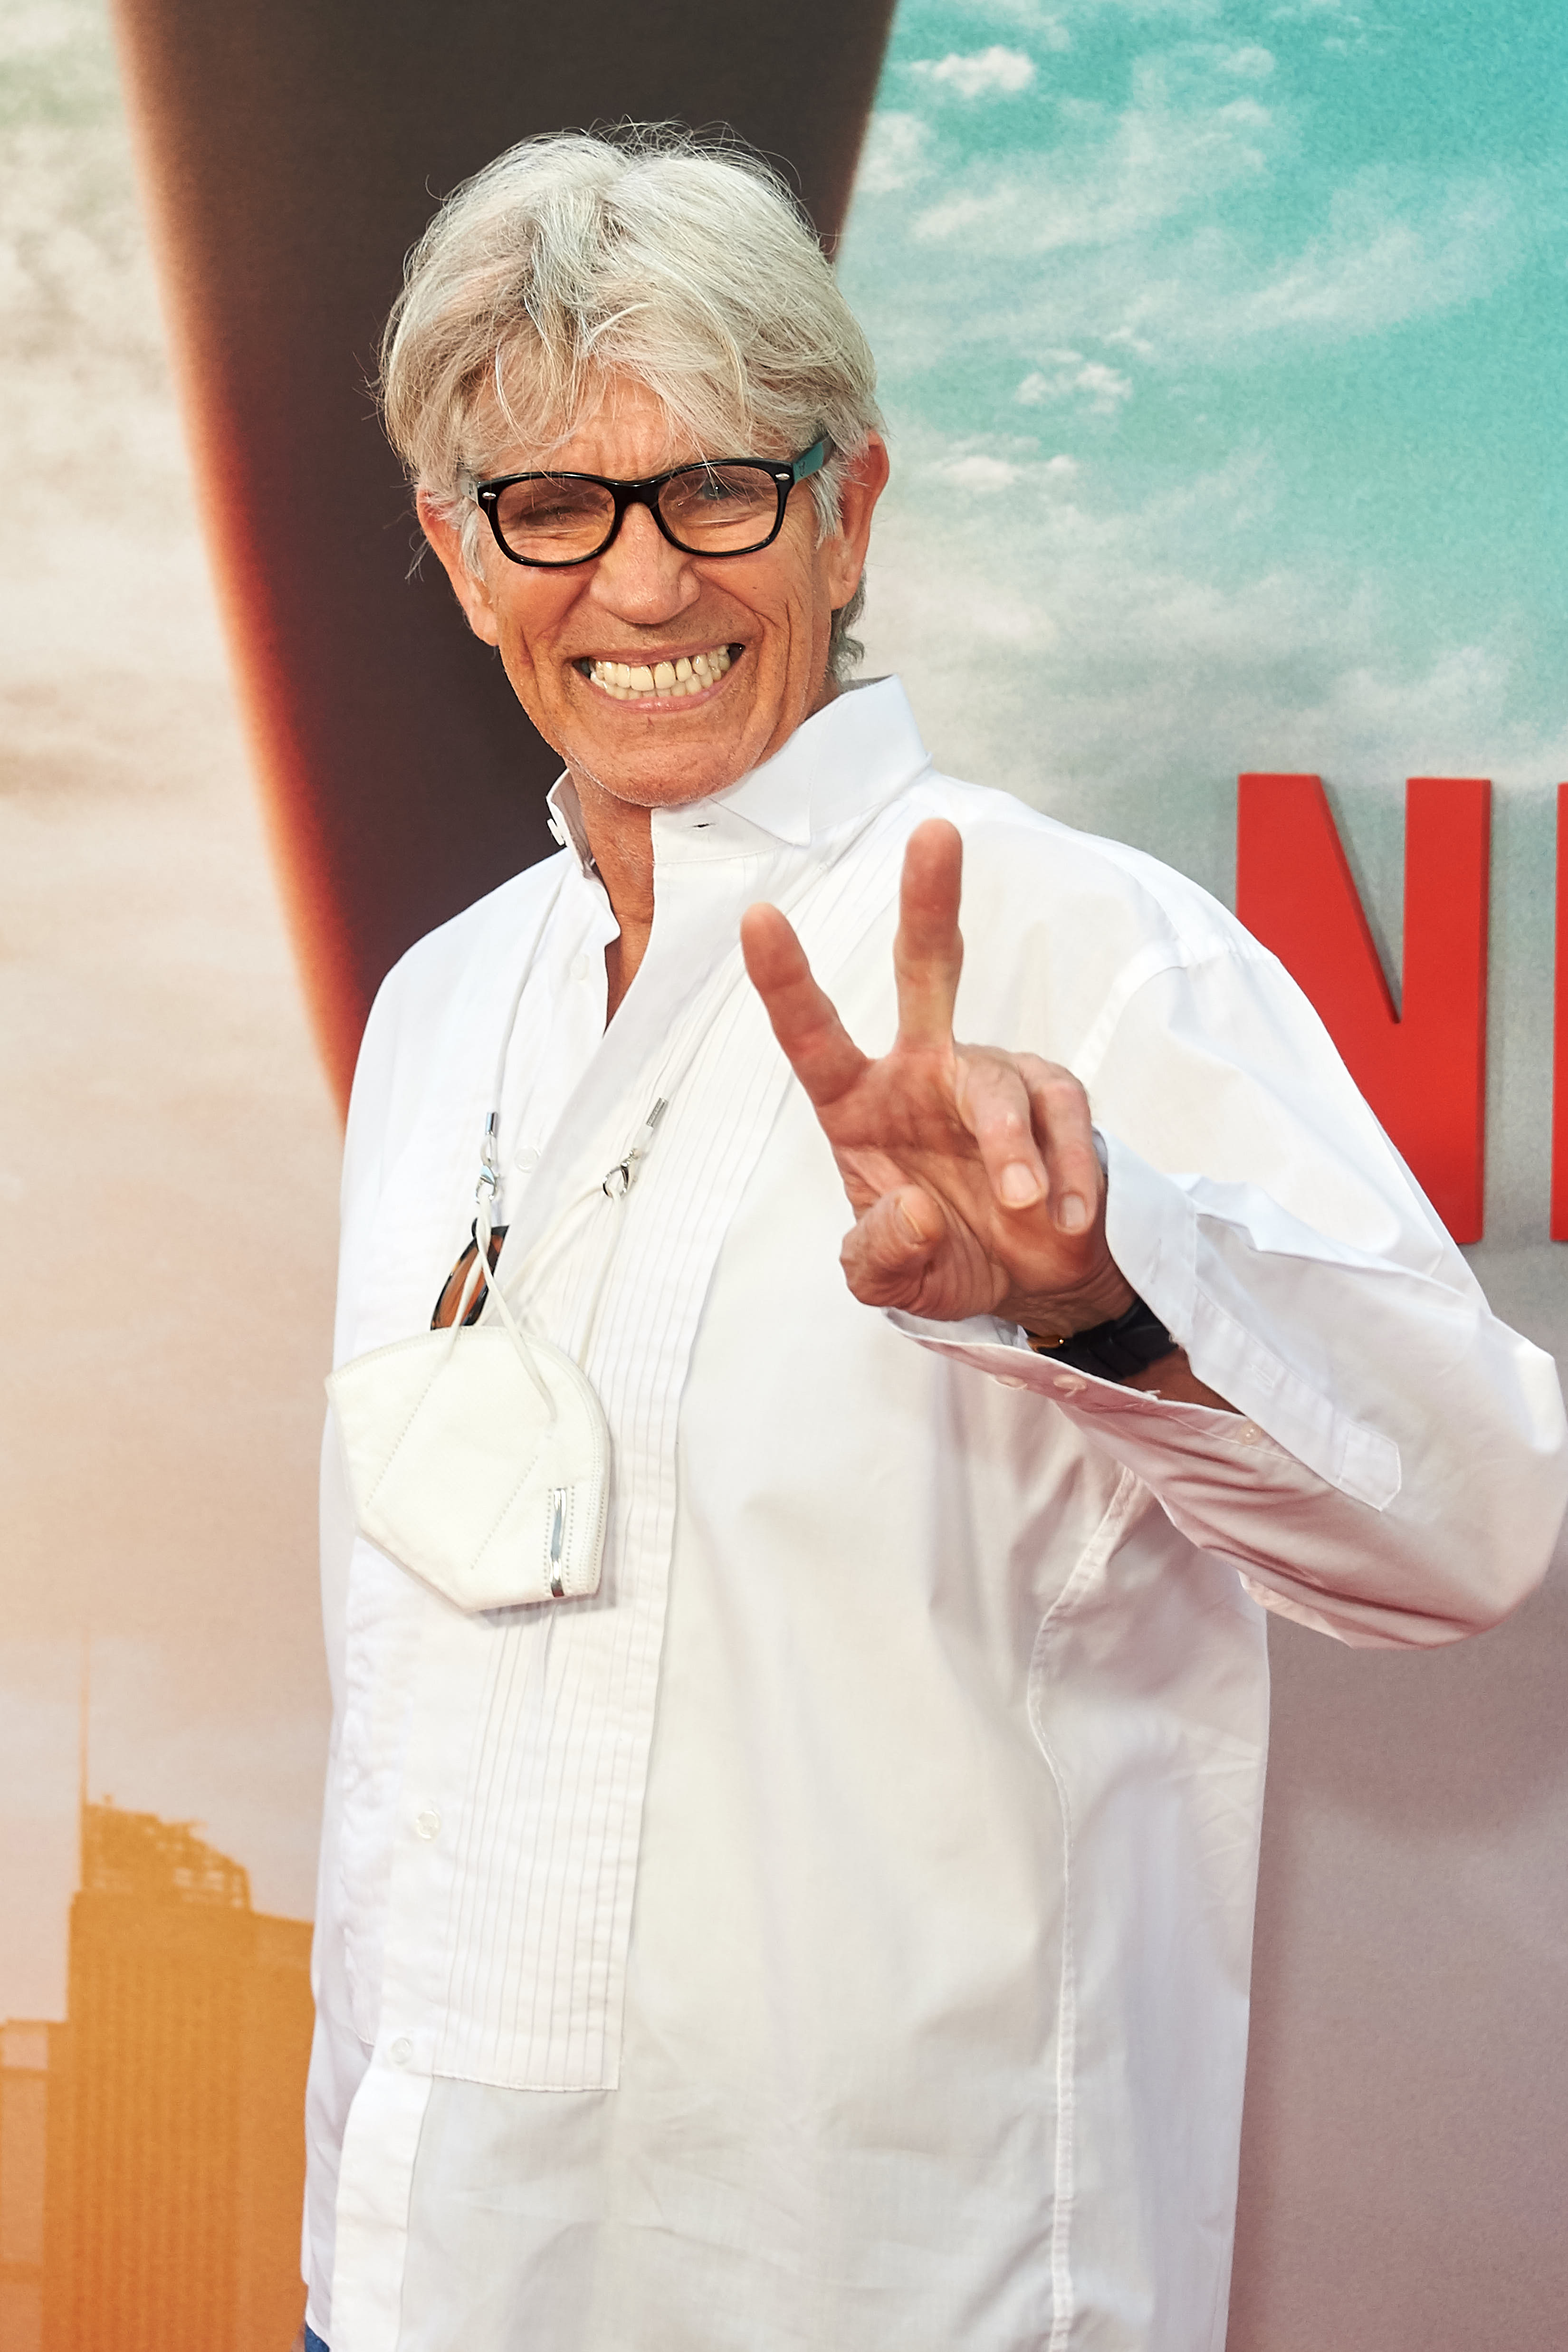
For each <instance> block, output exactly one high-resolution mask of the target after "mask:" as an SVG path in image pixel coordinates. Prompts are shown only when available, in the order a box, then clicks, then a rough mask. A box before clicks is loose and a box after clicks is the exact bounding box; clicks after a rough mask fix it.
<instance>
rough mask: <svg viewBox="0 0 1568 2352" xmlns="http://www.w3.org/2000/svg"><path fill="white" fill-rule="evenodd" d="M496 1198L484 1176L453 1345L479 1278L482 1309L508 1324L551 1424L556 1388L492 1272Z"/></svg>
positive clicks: (554, 1413)
mask: <svg viewBox="0 0 1568 2352" xmlns="http://www.w3.org/2000/svg"><path fill="white" fill-rule="evenodd" d="M494 1197H495V1192H494V1187H493V1185H491V1184H488V1183H486V1181H485V1180H484V1178H483V1177H482V1176H481V1178H480V1179H479V1186H478V1189H477V1192H476V1193H475V1198H476V1200H477V1202H478V1203H479V1213H478V1215H477V1216H476V1218H475V1219H474V1239H475V1241H476V1243H477V1244H479V1246H478V1247H477V1249H476V1250H475V1252H474V1262H473V1265H471V1266H470V1267H469V1268H468V1275H467V1276H466V1278H465V1280H464V1283H463V1295H462V1297H461V1298H460V1299H459V1300H458V1312H457V1314H456V1315H455V1316H454V1317H453V1318H452V1330H453V1334H454V1344H455V1335H456V1334H457V1333H458V1331H460V1330H461V1329H462V1328H463V1318H464V1316H465V1315H466V1314H467V1313H468V1307H469V1305H470V1303H471V1301H472V1299H473V1297H474V1296H475V1292H474V1289H473V1285H474V1282H475V1280H476V1278H477V1279H478V1280H479V1281H480V1282H482V1283H483V1284H484V1286H485V1305H484V1310H483V1311H484V1312H485V1313H486V1314H488V1313H489V1309H490V1308H491V1307H494V1308H495V1310H496V1312H497V1314H498V1315H499V1316H500V1319H501V1321H502V1323H503V1324H504V1325H505V1326H506V1330H507V1336H508V1337H509V1339H510V1341H511V1344H512V1346H513V1347H514V1348H515V1349H516V1350H517V1355H518V1360H519V1362H520V1363H521V1366H522V1369H523V1370H524V1371H525V1372H526V1373H527V1374H528V1377H529V1379H530V1380H531V1381H532V1382H533V1385H534V1387H535V1388H536V1389H537V1390H538V1391H539V1394H540V1399H541V1401H542V1403H543V1406H544V1410H545V1412H546V1415H547V1416H548V1418H549V1420H550V1421H551V1423H553V1422H554V1420H555V1417H556V1403H555V1393H554V1391H553V1390H552V1388H551V1386H550V1384H549V1382H548V1381H546V1380H545V1378H544V1376H543V1374H542V1372H541V1370H540V1369H539V1366H538V1365H537V1364H536V1363H535V1361H534V1359H533V1350H532V1349H531V1347H530V1346H529V1344H528V1341H527V1340H526V1339H524V1338H523V1335H522V1326H521V1324H520V1323H519V1322H518V1320H517V1318H516V1317H515V1316H514V1315H513V1313H512V1311H511V1309H510V1307H509V1306H508V1305H507V1303H506V1299H505V1297H504V1295H503V1294H502V1291H501V1286H500V1283H499V1282H497V1281H495V1280H494V1279H493V1277H492V1276H491V1274H490V1231H491V1228H490V1203H491V1201H492V1200H493V1199H494Z"/></svg>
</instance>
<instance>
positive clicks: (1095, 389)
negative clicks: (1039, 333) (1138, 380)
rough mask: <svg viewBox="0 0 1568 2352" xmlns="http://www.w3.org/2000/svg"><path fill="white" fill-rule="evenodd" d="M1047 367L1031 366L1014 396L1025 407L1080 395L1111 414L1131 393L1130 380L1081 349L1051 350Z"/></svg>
mask: <svg viewBox="0 0 1568 2352" xmlns="http://www.w3.org/2000/svg"><path fill="white" fill-rule="evenodd" d="M1047 356H1048V358H1049V359H1050V361H1051V362H1052V364H1051V365H1050V366H1049V367H1048V368H1031V370H1030V371H1029V373H1028V374H1027V375H1026V377H1025V378H1024V381H1023V383H1021V384H1020V385H1019V386H1018V389H1017V392H1016V395H1015V397H1016V399H1017V400H1018V402H1019V403H1020V404H1021V405H1022V406H1023V407H1025V408H1044V407H1045V406H1047V404H1048V403H1050V402H1052V401H1058V400H1071V399H1073V398H1074V397H1076V396H1079V395H1081V396H1082V397H1083V398H1084V399H1086V400H1087V401H1088V403H1089V406H1090V408H1091V409H1092V410H1093V411H1094V414H1095V415H1097V416H1114V415H1115V414H1116V412H1117V410H1118V409H1119V408H1121V405H1122V404H1123V402H1125V401H1129V400H1131V397H1132V380H1131V377H1130V376H1125V375H1123V374H1122V373H1121V370H1120V369H1119V368H1113V367H1109V366H1108V365H1107V364H1106V362H1104V361H1103V360H1086V359H1085V358H1084V355H1083V353H1082V352H1050V353H1048V354H1047Z"/></svg>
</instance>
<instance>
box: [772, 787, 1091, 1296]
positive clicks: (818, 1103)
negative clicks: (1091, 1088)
mask: <svg viewBox="0 0 1568 2352" xmlns="http://www.w3.org/2000/svg"><path fill="white" fill-rule="evenodd" d="M962 874H963V843H962V841H961V839H960V836H959V834H958V831H957V828H956V827H955V826H953V825H952V824H947V823H946V822H945V821H943V820H942V819H941V818H931V819H930V820H928V822H927V823H926V824H921V825H918V826H917V827H916V828H915V831H914V832H913V833H912V834H911V835H910V841H909V845H908V847H907V849H906V850H905V853H904V870H903V879H902V882H901V885H900V899H899V929H898V936H897V938H896V939H895V940H894V942H893V971H894V975H895V978H896V980H897V982H898V992H899V1034H898V1038H897V1041H896V1042H895V1044H894V1045H893V1048H892V1051H891V1052H890V1053H888V1054H885V1055H883V1056H882V1057H881V1059H880V1060H879V1061H871V1060H869V1059H868V1056H867V1055H864V1054H862V1053H861V1051H860V1049H859V1047H858V1045H856V1044H855V1042H854V1040H853V1039H852V1038H851V1037H850V1036H849V1035H848V1034H847V1032H846V1030H845V1028H844V1025H843V1024H842V1023H841V1022H840V1020H839V1018H838V1015H837V1013H836V1012H835V1011H834V1008H833V1005H832V1003H830V1002H829V1000H828V998H827V997H826V995H825V994H824V993H823V992H822V990H821V989H820V988H819V987H818V986H817V984H816V981H815V980H814V979H813V977H812V973H811V967H810V965H809V964H808V963H807V961H806V959H805V951H804V950H803V949H802V947H801V944H800V941H799V940H797V939H796V937H795V932H794V930H793V929H791V927H790V925H789V923H788V922H787V921H786V920H785V919H784V916H783V915H782V914H780V912H779V910H778V908H776V907H752V908H749V909H748V910H747V913H746V915H745V918H744V919H743V921H742V926H741V940H742V948H743V950H744V953H745V958H746V969H747V971H749V972H750V974H751V976H752V982H753V983H754V984H755V986H756V989H757V991H758V993H759V994H760V995H761V997H762V999H763V1003H764V1004H765V1005H766V1006H767V1009H768V1018H769V1019H770V1020H771V1022H772V1023H773V1034H774V1036H775V1037H776V1038H777V1039H778V1041H779V1044H780V1045H782V1046H783V1048H784V1052H785V1054H786V1055H788V1057H789V1061H790V1064H791V1066H792V1067H793V1069H794V1071H795V1076H797V1077H798V1078H799V1080H800V1082H801V1084H802V1086H803V1087H805V1091H806V1093H807V1094H808V1095H809V1096H810V1097H811V1101H812V1107H813V1108H814V1109H815V1110H816V1116H817V1118H818V1119H819V1120H820V1122H821V1125H822V1130H823V1133H824V1134H825V1135H826V1138H827V1140H828V1142H829V1143H830V1144H831V1145H832V1147H833V1154H834V1158H835V1159H836V1160H837V1162H838V1170H839V1173H840V1175H841V1176H842V1177H843V1179H844V1189H845V1191H846V1192H847V1193H848V1195H849V1202H850V1205H851V1207H852V1208H853V1209H854V1212H855V1224H854V1228H853V1230H852V1231H851V1232H850V1233H849V1234H847V1235H846V1237H845V1242H844V1248H843V1252H842V1262H843V1266H844V1273H845V1277H846V1279H847V1282H848V1285H849V1287H850V1289H851V1290H852V1291H853V1292H854V1294H855V1296H856V1297H857V1298H860V1299H863V1300H864V1301H865V1302H866V1304H867V1305H868V1307H904V1308H907V1309H908V1311H909V1312H910V1314H913V1315H922V1316H929V1317H931V1318H934V1319H936V1320H938V1321H941V1322H956V1321H958V1320H960V1319H962V1318H963V1317H964V1316H968V1315H985V1314H994V1315H1000V1316H1003V1317H1005V1318H1008V1319H1009V1320H1011V1321H1013V1322H1016V1323H1021V1324H1022V1325H1023V1326H1024V1328H1025V1329H1026V1330H1028V1331H1032V1332H1037V1333H1038V1334H1039V1335H1040V1336H1041V1337H1042V1338H1053V1339H1054V1338H1061V1337H1065V1336H1067V1335H1068V1334H1069V1333H1071V1332H1074V1331H1081V1330H1087V1329H1088V1328H1089V1327H1090V1326H1091V1325H1094V1324H1096V1323H1103V1322H1107V1321H1109V1320H1110V1318H1112V1317H1114V1316H1118V1315H1121V1314H1123V1313H1125V1311H1126V1309H1127V1308H1128V1307H1130V1306H1131V1303H1132V1298H1133V1292H1132V1289H1131V1285H1130V1284H1129V1283H1128V1282H1127V1280H1126V1279H1125V1277H1124V1276H1122V1274H1121V1272H1120V1270H1119V1268H1118V1267H1117V1266H1116V1265H1115V1263H1114V1262H1113V1260H1112V1258H1111V1255H1110V1251H1109V1249H1108V1248H1107V1246H1106V1241H1105V1179H1104V1176H1103V1175H1102V1173H1101V1171H1100V1161H1099V1159H1098V1158H1097V1156H1096V1153H1095V1149H1094V1141H1093V1136H1092V1131H1091V1126H1090V1120H1089V1097H1088V1096H1087V1095H1086V1094H1085V1092H1084V1090H1083V1088H1082V1087H1081V1086H1079V1082H1078V1080H1077V1079H1076V1078H1075V1077H1074V1076H1073V1075H1072V1073H1071V1071H1070V1070H1066V1069H1062V1068H1061V1067H1060V1066H1058V1065H1057V1064H1056V1063H1052V1062H1045V1061H1041V1060H1040V1059H1039V1057H1038V1056H1037V1055H1033V1054H1007V1053H1003V1052H1001V1051H999V1050H998V1049H996V1048H994V1047H991V1046H985V1045H956V1044H955V1043H954V1041H953V1034H952V1009H953V1003H954V999H955V998H956V996H957V993H958V976H959V973H960V971H961V970H962V969H963V939H962V938H961V936H960V933H959V929H958V898H959V883H960V879H961V877H962Z"/></svg>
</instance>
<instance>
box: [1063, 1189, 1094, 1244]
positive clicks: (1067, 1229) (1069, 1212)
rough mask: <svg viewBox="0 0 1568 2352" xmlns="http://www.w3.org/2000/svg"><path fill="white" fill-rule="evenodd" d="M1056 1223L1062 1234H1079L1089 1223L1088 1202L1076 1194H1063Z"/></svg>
mask: <svg viewBox="0 0 1568 2352" xmlns="http://www.w3.org/2000/svg"><path fill="white" fill-rule="evenodd" d="M1057 1223H1058V1225H1060V1227H1061V1229H1062V1231H1063V1233H1064V1234H1081V1233H1082V1231H1083V1229H1084V1227H1085V1225H1087V1224H1088V1223H1089V1202H1087V1201H1085V1200H1083V1199H1082V1198H1081V1197H1080V1196H1079V1194H1078V1193H1077V1192H1064V1193H1063V1195H1062V1204H1061V1207H1060V1208H1059V1209H1058V1211H1057Z"/></svg>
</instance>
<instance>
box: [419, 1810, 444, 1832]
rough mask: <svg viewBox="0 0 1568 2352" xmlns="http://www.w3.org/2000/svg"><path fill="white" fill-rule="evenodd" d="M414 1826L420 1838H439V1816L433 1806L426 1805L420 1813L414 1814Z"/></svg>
mask: <svg viewBox="0 0 1568 2352" xmlns="http://www.w3.org/2000/svg"><path fill="white" fill-rule="evenodd" d="M414 1826H415V1828H416V1831H417V1832H418V1833H419V1835H420V1836H421V1837H422V1838H433V1837H439V1835H440V1833H441V1816H440V1814H439V1813H438V1812H437V1811H436V1809H435V1807H434V1806H433V1805H426V1808H425V1811H423V1812H422V1813H416V1814H415V1816H414Z"/></svg>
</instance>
